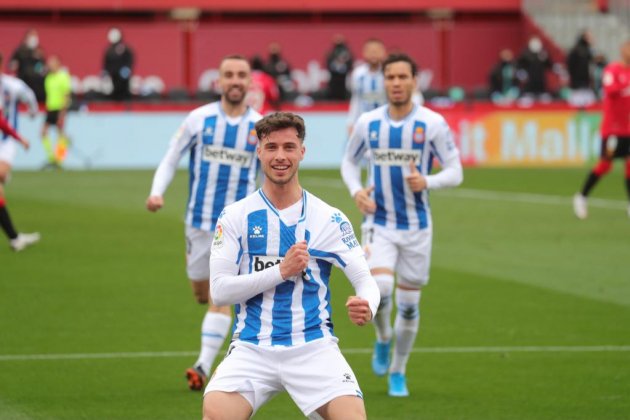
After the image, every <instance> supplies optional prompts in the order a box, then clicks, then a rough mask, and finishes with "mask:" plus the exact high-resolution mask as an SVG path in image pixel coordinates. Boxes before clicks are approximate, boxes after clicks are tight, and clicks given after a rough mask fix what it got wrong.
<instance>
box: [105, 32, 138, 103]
mask: <svg viewBox="0 0 630 420" xmlns="http://www.w3.org/2000/svg"><path fill="white" fill-rule="evenodd" d="M107 39H108V41H109V46H108V47H107V49H106V50H105V56H104V58H103V74H104V75H106V76H109V78H110V79H111V81H112V92H111V94H110V97H111V99H113V100H116V101H122V100H126V99H129V98H130V97H131V92H130V91H129V82H130V81H131V75H132V72H133V59H134V57H133V51H132V50H131V48H129V46H128V45H127V44H125V43H124V42H123V37H122V32H121V31H120V29H118V28H111V29H110V30H109V32H108V33H107Z"/></svg>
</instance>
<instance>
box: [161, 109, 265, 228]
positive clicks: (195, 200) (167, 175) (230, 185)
mask: <svg viewBox="0 0 630 420" xmlns="http://www.w3.org/2000/svg"><path fill="white" fill-rule="evenodd" d="M260 118H262V117H261V115H260V114H259V113H257V112H256V111H254V110H253V109H251V108H247V111H246V112H245V114H244V115H242V116H241V117H238V118H230V117H228V116H226V115H225V113H224V112H223V110H222V109H221V103H220V102H213V103H211V104H207V105H204V106H202V107H199V108H197V109H195V110H193V111H192V112H191V113H190V114H189V115H188V116H187V117H186V119H185V120H184V122H183V123H182V125H181V126H180V128H179V130H178V131H177V133H175V135H174V136H173V138H172V139H171V143H170V146H169V150H168V151H167V153H166V155H165V156H164V158H163V159H162V162H161V163H160V166H159V167H158V169H157V171H156V173H155V177H154V179H153V186H152V188H151V195H159V196H161V195H163V194H164V192H165V191H166V188H167V187H168V184H169V183H170V181H171V180H172V178H173V175H174V173H175V170H176V168H177V164H178V162H179V160H180V159H181V157H182V156H183V155H184V154H186V152H188V153H189V155H190V159H189V165H188V171H189V197H188V205H187V211H186V218H185V219H186V224H187V225H189V226H192V227H194V228H197V229H202V230H206V231H213V230H214V226H215V224H216V222H217V219H218V217H219V214H220V213H221V211H222V210H223V207H225V206H226V205H227V204H231V203H233V202H235V201H237V200H240V199H241V198H244V197H245V196H247V195H248V194H251V193H252V192H253V191H254V190H255V188H256V176H257V173H258V168H259V162H258V158H257V156H256V146H257V145H258V138H257V137H256V130H255V124H256V122H257V121H258V120H259V119H260Z"/></svg>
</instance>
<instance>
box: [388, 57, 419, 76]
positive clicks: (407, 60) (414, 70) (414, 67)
mask: <svg viewBox="0 0 630 420" xmlns="http://www.w3.org/2000/svg"><path fill="white" fill-rule="evenodd" d="M401 61H402V62H404V63H408V64H409V65H410V66H411V76H412V77H416V73H417V72H418V66H417V65H416V62H415V61H413V59H412V58H411V57H409V56H408V55H407V54H404V53H397V54H390V55H389V56H388V57H387V58H386V59H385V61H383V73H385V69H386V68H387V66H388V65H390V64H392V63H398V62H401Z"/></svg>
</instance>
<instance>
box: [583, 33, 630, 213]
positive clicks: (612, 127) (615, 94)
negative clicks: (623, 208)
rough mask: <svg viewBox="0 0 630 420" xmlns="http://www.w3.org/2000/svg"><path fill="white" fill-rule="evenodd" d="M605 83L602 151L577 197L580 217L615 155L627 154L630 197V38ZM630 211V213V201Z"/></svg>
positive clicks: (586, 209) (603, 82) (612, 64)
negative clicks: (619, 60)
mask: <svg viewBox="0 0 630 420" xmlns="http://www.w3.org/2000/svg"><path fill="white" fill-rule="evenodd" d="M602 85H603V89H604V104H603V113H604V115H603V118H602V125H601V129H600V131H601V136H602V148H601V154H600V158H599V162H597V164H596V165H595V167H594V168H593V169H592V171H591V172H590V173H589V174H588V177H587V178H586V181H585V182H584V185H583V186H582V191H581V192H579V193H578V194H576V195H575V196H574V197H573V211H574V213H575V215H576V216H577V217H578V219H586V217H587V216H588V207H587V197H588V195H589V194H590V192H591V190H592V189H593V187H595V185H596V184H597V183H598V182H599V180H600V179H601V177H603V176H604V175H606V174H607V173H608V172H609V171H610V170H611V169H612V163H613V159H616V158H623V159H625V161H626V169H625V183H626V192H627V194H628V199H629V200H630V40H628V41H626V42H624V43H623V44H622V46H621V62H613V63H610V64H609V65H607V66H606V68H605V69H604V75H603V79H602ZM627 213H628V217H630V203H629V204H628V209H627Z"/></svg>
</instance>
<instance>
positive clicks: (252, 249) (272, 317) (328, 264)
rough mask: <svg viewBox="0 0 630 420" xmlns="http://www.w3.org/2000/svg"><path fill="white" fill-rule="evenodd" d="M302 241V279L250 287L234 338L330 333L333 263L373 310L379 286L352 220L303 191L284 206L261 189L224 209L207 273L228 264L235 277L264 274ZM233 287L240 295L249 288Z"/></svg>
mask: <svg viewBox="0 0 630 420" xmlns="http://www.w3.org/2000/svg"><path fill="white" fill-rule="evenodd" d="M301 240H306V241H307V244H308V252H309V254H310V261H309V263H308V267H307V269H306V270H305V271H304V272H303V274H302V276H301V278H298V279H294V281H291V280H282V279H281V278H280V280H279V281H278V282H276V283H273V286H272V287H271V288H265V289H264V291H262V292H261V293H259V294H257V295H255V296H253V294H254V293H256V292H255V291H254V292H253V293H251V292H250V294H246V296H248V297H247V298H243V299H244V300H245V301H242V302H240V303H236V305H235V308H234V312H235V315H236V316H235V320H234V328H233V339H235V340H242V341H246V342H249V343H253V344H257V345H263V346H269V345H281V346H292V345H297V344H301V343H305V342H309V341H312V340H316V339H318V338H323V337H331V336H334V334H333V323H332V313H331V304H330V285H329V282H330V274H331V269H332V267H333V265H334V266H337V267H339V268H341V269H342V270H343V271H344V273H345V274H346V276H347V277H348V278H349V279H350V281H351V282H352V284H353V286H355V290H356V293H357V295H358V296H362V297H364V298H365V299H367V300H368V301H369V302H370V307H371V309H372V311H373V313H376V308H377V306H378V301H379V292H378V287H377V286H376V282H375V281H374V279H373V278H372V277H371V276H370V274H369V269H368V266H367V262H366V261H365V258H364V256H363V255H364V254H363V250H362V249H361V246H360V245H359V242H358V241H357V239H356V237H355V235H354V231H353V229H352V225H351V224H350V222H349V221H348V219H347V217H346V216H345V215H344V214H343V213H342V212H341V211H339V210H337V209H335V208H333V207H331V206H329V205H328V204H326V203H325V202H323V201H322V200H320V199H319V198H317V197H315V196H314V195H312V194H310V193H307V192H306V191H304V192H303V196H302V200H301V201H299V202H298V203H296V204H294V205H293V206H290V207H289V208H287V209H283V210H278V209H276V208H275V207H274V206H273V205H272V204H271V202H270V201H269V200H268V199H267V197H266V196H265V195H264V193H263V191H262V189H259V190H258V191H256V192H255V193H254V194H252V195H250V196H248V197H247V198H245V199H243V200H241V201H238V202H236V203H234V204H232V205H230V206H228V207H226V208H225V211H224V213H223V214H222V215H221V217H220V218H219V222H218V223H217V229H216V231H215V236H214V241H213V244H212V251H211V257H210V272H211V273H214V274H213V275H218V274H216V272H217V271H219V270H218V267H219V265H221V268H225V266H226V265H227V271H229V272H230V273H231V274H233V275H238V277H247V275H252V274H253V275H263V274H264V273H262V271H264V270H266V269H272V270H273V269H274V268H275V266H276V265H279V264H280V263H281V262H282V260H283V258H284V256H285V255H286V253H287V251H288V250H289V248H290V247H291V246H292V245H293V244H295V243H296V242H298V241H301ZM356 267H365V269H364V273H365V274H364V275H360V276H357V275H355V274H356ZM266 273H269V271H266ZM213 281H214V279H211V282H213ZM248 283H251V284H253V283H254V282H253V280H250V281H248ZM236 287H238V288H239V291H240V292H242V289H245V288H246V287H243V286H242V285H240V286H239V285H237V286H236ZM213 293H214V289H213ZM251 296H253V297H251Z"/></svg>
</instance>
